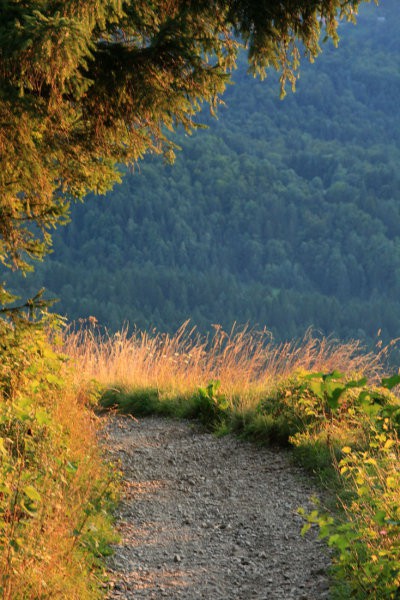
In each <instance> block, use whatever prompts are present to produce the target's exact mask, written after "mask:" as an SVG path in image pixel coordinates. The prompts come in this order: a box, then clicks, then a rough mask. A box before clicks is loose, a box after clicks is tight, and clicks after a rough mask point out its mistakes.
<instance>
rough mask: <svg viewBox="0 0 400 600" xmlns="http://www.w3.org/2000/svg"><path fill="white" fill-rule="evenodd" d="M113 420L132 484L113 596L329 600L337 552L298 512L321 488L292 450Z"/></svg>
mask: <svg viewBox="0 0 400 600" xmlns="http://www.w3.org/2000/svg"><path fill="white" fill-rule="evenodd" d="M107 418H108V419H109V421H108V433H109V435H110V436H111V437H110V439H109V441H108V442H107V444H108V448H107V450H108V453H109V456H110V458H111V459H115V460H119V459H120V460H121V462H122V468H123V472H124V477H125V479H126V481H127V484H128V485H127V494H126V497H125V498H123V500H122V502H121V504H120V506H119V507H118V510H117V518H118V524H119V525H118V527H119V530H120V533H121V537H122V540H123V542H121V544H120V545H117V546H116V548H115V553H114V555H113V556H112V557H111V558H110V559H109V578H110V585H109V588H108V596H107V598H108V599H109V600H128V599H130V598H137V599H142V600H156V599H157V598H161V597H162V598H164V597H165V598H168V599H169V600H178V599H181V598H182V599H184V600H211V599H212V600H214V599H215V600H248V599H250V598H252V599H253V598H254V599H255V600H283V599H285V600H286V599H288V600H289V599H291V598H292V599H294V600H302V599H303V600H322V599H323V598H324V597H327V595H326V594H327V590H328V579H327V575H326V573H327V568H328V566H329V555H328V552H327V551H326V552H325V547H324V546H322V545H321V543H320V542H318V541H317V540H316V532H313V533H312V534H311V535H310V536H305V537H302V536H301V535H300V529H301V527H302V521H299V519H298V515H297V516H296V518H294V515H296V510H297V508H298V507H299V506H304V507H306V508H307V509H308V508H310V502H309V497H310V496H311V495H312V494H314V495H315V489H312V487H311V486H310V485H309V483H308V481H307V480H306V478H305V476H303V475H302V473H301V471H299V469H297V468H294V467H293V466H292V465H291V463H290V461H289V460H288V456H287V453H286V452H283V451H282V452H277V451H276V450H274V451H270V450H265V449H259V448H255V447H254V446H253V445H252V444H249V443H242V442H239V441H238V440H237V439H236V438H233V437H230V436H226V437H223V438H216V437H214V436H212V435H210V434H207V433H204V432H203V431H200V430H198V429H196V427H193V428H190V427H188V425H187V424H186V423H184V422H177V421H172V420H167V419H160V418H147V419H141V420H139V421H134V420H132V419H127V418H124V417H121V416H113V417H107ZM144 456H145V457H146V459H147V460H143V458H144ZM177 548H179V551H177ZM171 559H172V560H171ZM306 584H307V585H306ZM266 588H267V589H266ZM305 588H307V594H305ZM266 592H267V593H266Z"/></svg>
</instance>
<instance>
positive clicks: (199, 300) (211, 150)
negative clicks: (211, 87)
mask: <svg viewBox="0 0 400 600" xmlns="http://www.w3.org/2000/svg"><path fill="white" fill-rule="evenodd" d="M399 27H400V7H399V5H398V3H397V2H396V1H394V0H383V1H382V2H381V5H380V6H379V7H378V8H377V7H375V6H374V5H373V4H371V5H366V6H364V7H362V10H361V15H360V18H359V24H358V26H356V27H354V26H353V25H352V24H349V23H342V24H341V25H340V27H339V35H340V38H341V40H340V44H339V48H337V49H334V48H333V47H332V46H330V45H329V44H326V45H325V47H324V51H323V54H322V55H321V56H320V57H319V58H318V60H317V61H316V62H315V63H314V64H312V65H309V64H307V63H306V61H303V63H302V65H301V72H300V79H299V81H298V82H297V91H296V93H295V94H291V93H290V92H289V93H288V95H287V96H286V98H285V99H284V100H283V101H281V100H279V83H278V81H277V77H275V76H274V75H273V74H269V79H267V81H266V82H265V81H264V82H260V81H258V80H254V79H252V78H251V77H250V76H248V75H246V65H245V63H244V60H243V61H242V62H241V64H240V65H239V69H238V71H237V72H235V73H234V80H235V82H236V83H235V85H231V86H228V90H227V92H226V94H225V95H224V101H225V103H226V108H224V107H222V108H220V109H219V111H218V120H215V119H212V118H210V117H209V115H208V114H206V113H204V114H203V115H202V117H201V119H200V120H202V121H203V122H206V123H207V124H208V125H209V129H208V130H205V131H197V132H196V133H195V135H193V136H192V137H188V136H186V135H184V134H181V135H178V136H177V138H176V141H177V143H178V144H179V145H180V146H181V147H182V152H179V153H178V155H177V160H176V163H175V164H174V165H173V166H165V165H163V164H162V163H161V161H160V160H156V159H148V160H146V161H145V162H144V163H143V162H142V163H141V164H140V166H139V167H138V169H137V171H136V172H134V173H126V175H125V178H124V181H123V183H122V184H121V185H119V186H117V187H115V189H114V191H113V192H111V193H110V194H108V195H107V196H106V197H104V198H90V199H89V201H88V202H87V203H85V205H84V206H81V205H79V206H75V207H73V211H72V222H71V224H70V225H69V226H68V227H66V228H63V231H60V232H58V233H57V235H56V236H55V241H54V253H53V255H52V257H50V260H48V261H46V262H45V263H44V264H43V265H42V266H40V268H39V269H38V270H37V273H36V275H35V277H36V281H35V284H34V288H35V290H36V288H37V286H38V285H42V284H43V285H44V286H45V287H47V288H48V289H49V290H50V292H51V294H52V295H55V296H58V297H60V298H61V303H60V304H59V305H58V306H57V310H59V311H60V312H61V313H66V314H67V315H68V317H69V318H71V319H77V318H80V317H88V316H89V315H93V316H95V317H96V318H97V319H98V320H99V322H100V323H101V324H102V325H106V326H108V327H110V328H111V329H113V330H117V329H119V328H120V327H121V325H122V323H123V322H125V321H129V323H130V324H131V325H132V326H133V325H134V324H136V325H137V326H138V327H139V328H142V329H143V328H146V329H148V328H150V327H151V326H156V327H157V328H158V329H159V330H162V331H170V332H171V331H174V330H176V329H177V328H178V327H179V326H180V325H181V323H182V322H184V321H185V320H186V319H187V318H191V319H192V322H193V323H195V324H196V325H197V326H199V327H200V329H201V330H202V331H209V330H210V327H211V324H212V323H220V324H221V325H222V326H223V327H224V328H225V329H230V327H231V326H232V324H233V322H235V321H237V322H239V323H246V322H249V323H250V324H257V325H258V326H260V327H264V326H266V327H267V328H268V329H269V330H271V331H272V332H273V333H274V335H275V336H276V338H277V339H282V340H283V339H291V338H293V337H298V336H300V337H301V336H302V335H303V334H304V332H305V330H306V329H307V327H309V326H311V325H312V326H314V327H316V328H318V329H321V330H322V331H323V332H325V333H326V334H330V333H331V332H333V331H334V332H335V334H336V335H338V336H339V337H341V338H350V337H355V338H357V339H359V338H360V339H364V340H368V341H369V342H370V343H372V342H373V341H376V334H377V332H378V330H379V329H381V330H382V337H383V339H384V340H385V341H388V340H389V339H392V338H394V337H397V336H398V335H399V332H400V321H399V319H400V316H399V315H400V304H399V297H400V294H399V292H400V287H399V286H400V242H399V240H400V201H399V200H400V199H399V175H398V164H399V160H400V148H399V139H400V121H399V115H398V107H397V97H398V92H399V89H400V79H399V73H398V62H399V54H400V45H399V41H398V30H399ZM28 282H29V279H28V280H27V281H25V282H22V284H21V285H22V287H24V289H23V292H25V291H26V289H27V288H26V286H27V285H28Z"/></svg>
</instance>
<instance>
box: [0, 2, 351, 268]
mask: <svg viewBox="0 0 400 600" xmlns="http://www.w3.org/2000/svg"><path fill="white" fill-rule="evenodd" d="M359 2H360V0H315V1H314V2H312V3H311V4H310V2H309V1H308V0H283V1H282V2H279V3H277V2H275V1H272V0H261V1H259V2H256V3H255V2H251V1H248V0H236V1H235V2H230V1H227V0H213V1H212V2H210V1H201V0H200V1H199V0H196V1H188V0H173V1H172V2H171V1H169V0H168V1H159V2H149V1H148V0H139V1H137V0H135V1H124V2H121V1H120V0H92V1H90V2H87V1H84V0H62V1H57V0H56V1H55V0H30V1H29V2H21V1H20V0H5V1H3V2H2V3H1V6H0V154H1V165H0V166H1V169H0V261H1V262H2V263H3V264H10V263H11V264H12V265H13V266H16V267H19V268H27V266H28V262H29V260H28V262H27V259H29V258H32V257H41V256H43V254H44V253H45V252H46V250H47V249H48V247H49V244H50V240H51V237H50V230H51V228H52V227H54V226H56V225H57V224H59V223H62V222H65V219H66V214H67V211H68V201H69V200H71V199H77V198H83V197H84V196H85V195H86V194H87V193H88V192H89V191H94V192H103V191H105V190H107V189H109V188H110V186H111V185H112V184H113V183H114V182H115V181H118V180H119V178H120V175H119V172H118V168H117V165H118V163H134V162H136V161H137V160H138V159H140V158H142V157H143V155H144V154H145V153H146V152H148V151H151V152H156V153H161V152H163V153H164V154H165V155H166V156H167V157H168V156H171V153H172V152H173V147H174V146H173V143H172V142H171V141H170V139H169V138H168V136H167V131H168V130H172V129H173V128H174V127H176V126H178V125H181V126H183V127H184V128H185V129H186V130H190V129H192V128H193V127H194V123H193V116H194V115H195V114H196V113H197V112H198V111H199V110H200V107H201V105H202V103H203V102H204V101H205V102H208V103H210V105H211V107H214V108H215V106H216V105H217V103H218V98H219V96H220V94H221V93H222V92H223V91H224V89H225V85H226V82H227V80H228V78H229V72H230V70H231V69H232V68H233V67H234V65H235V60H236V56H237V51H238V47H239V45H240V44H239V41H238V40H241V41H243V43H244V44H245V46H246V47H247V48H248V58H249V64H250V69H251V70H252V71H253V72H254V73H259V74H261V75H262V74H263V73H264V71H265V69H266V68H267V67H269V66H271V65H272V66H274V67H276V68H279V69H281V73H282V76H281V83H282V86H284V84H285V81H286V80H287V79H289V80H290V81H293V69H296V67H297V64H298V59H299V51H298V49H297V44H298V43H301V44H302V48H303V49H304V51H305V53H306V54H308V55H309V56H311V57H313V56H315V55H316V54H317V53H318V51H319V45H318V44H319V37H320V33H321V30H325V31H326V33H327V35H329V36H331V37H332V38H334V39H336V37H337V36H336V28H337V20H338V16H339V15H341V16H345V17H347V18H348V19H352V18H353V14H354V10H355V9H356V8H357V6H358V4H359Z"/></svg>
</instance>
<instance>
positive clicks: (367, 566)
mask: <svg viewBox="0 0 400 600" xmlns="http://www.w3.org/2000/svg"><path fill="white" fill-rule="evenodd" d="M189 333H192V332H189ZM64 347H65V348H66V350H67V351H68V353H69V354H70V355H71V356H72V357H75V359H76V360H77V361H78V362H79V366H80V370H81V376H82V373H84V374H85V377H86V379H87V381H90V380H91V379H95V380H97V381H98V382H99V383H100V386H101V387H102V388H103V395H102V400H101V404H102V406H103V407H104V408H111V407H112V408H118V409H120V410H122V411H123V412H125V413H132V414H133V415H134V416H136V417H139V416H141V415H142V416H143V415H149V414H158V415H167V416H171V417H176V418H195V419H198V420H200V421H201V422H202V424H203V426H204V427H206V428H208V429H209V430H211V431H214V432H215V433H217V434H219V435H223V434H225V433H228V432H233V433H236V434H238V435H240V436H243V437H246V438H248V439H252V440H254V441H256V442H257V443H260V444H277V445H282V446H288V447H291V448H292V449H293V454H294V457H295V458H296V460H298V461H299V462H300V463H301V464H302V465H303V466H304V467H305V468H307V469H308V470H309V471H310V472H312V473H313V474H314V475H317V476H318V477H319V478H320V480H321V482H323V485H324V486H325V488H326V489H329V490H330V492H331V495H333V496H336V498H337V501H336V503H337V507H336V510H335V511H334V512H328V513H324V512H323V511H322V510H321V508H320V507H316V508H315V510H314V511H312V512H311V513H310V514H306V513H305V512H304V511H303V516H304V519H305V522H306V523H305V527H304V530H303V531H304V533H305V532H306V530H307V528H308V527H309V526H311V525H313V524H316V525H318V526H319V528H320V535H321V537H323V538H326V539H327V542H328V544H329V545H330V546H331V547H332V548H333V550H334V558H333V568H332V575H333V581H334V586H333V589H332V594H333V597H334V598H338V599H341V600H347V599H348V598H356V599H359V600H362V599H365V598H371V599H374V600H386V599H388V600H396V599H399V597H400V553H399V547H400V514H399V513H400V509H399V506H400V475H399V468H398V467H399V458H400V456H399V454H400V450H399V433H400V431H399V430H400V401H399V399H398V397H397V396H396V395H395V394H394V393H393V392H392V390H393V389H394V388H396V386H397V385H398V384H399V383H400V377H399V376H398V375H395V376H393V377H391V378H384V377H383V367H382V353H381V355H375V354H373V353H366V354H364V353H363V352H362V349H361V348H360V346H359V344H358V343H356V342H350V343H348V344H339V343H338V342H336V341H335V340H330V339H328V340H326V339H322V340H319V339H318V338H315V337H313V336H312V335H311V334H310V333H309V334H308V335H307V336H306V338H305V339H304V340H303V343H302V344H299V343H295V342H293V343H288V344H283V345H280V346H274V344H273V343H272V341H271V340H270V339H269V338H268V336H267V335H266V333H265V332H262V333H261V334H253V333H252V332H248V331H246V330H244V331H240V332H235V331H233V332H231V333H230V334H225V333H224V332H222V331H221V330H220V329H219V328H217V329H216V333H215V336H214V337H213V338H212V339H211V340H208V339H205V340H204V339H200V338H199V337H196V336H195V337H194V338H193V337H191V336H190V335H187V334H186V333H185V329H181V330H180V331H179V332H178V333H177V335H176V336H175V337H169V336H161V335H158V334H157V335H155V336H154V337H153V338H152V337H151V336H149V335H147V334H140V333H138V334H135V335H134V336H132V337H131V338H129V337H128V336H127V335H126V332H125V333H124V332H123V333H122V334H119V335H117V336H115V337H114V338H112V337H110V336H106V337H98V335H97V333H96V332H95V331H94V330H84V331H80V332H72V333H70V335H69V336H68V337H67V338H66V340H65V343H64ZM336 369H340V370H336ZM111 384H113V385H111Z"/></svg>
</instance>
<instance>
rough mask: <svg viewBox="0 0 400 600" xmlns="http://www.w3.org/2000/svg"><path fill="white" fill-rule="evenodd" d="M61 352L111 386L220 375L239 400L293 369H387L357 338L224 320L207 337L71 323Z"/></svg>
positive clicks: (182, 389) (168, 385)
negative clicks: (227, 325) (296, 334)
mask: <svg viewBox="0 0 400 600" xmlns="http://www.w3.org/2000/svg"><path fill="white" fill-rule="evenodd" d="M64 352H65V353H66V354H67V355H68V356H70V357H71V358H72V359H73V360H74V362H75V363H76V365H77V366H78V368H77V376H78V377H79V379H80V382H81V383H82V384H83V385H84V384H85V382H87V381H89V380H91V379H95V380H96V381H98V382H99V383H100V384H101V385H106V386H110V385H118V386H122V387H124V388H126V389H129V388H131V389H132V388H137V387H141V388H143V387H154V388H157V389H159V390H160V391H162V392H164V393H169V392H172V393H186V392H191V391H192V390H194V389H196V388H197V387H198V386H204V385H206V384H207V383H209V382H210V381H211V380H215V379H218V380H219V381H220V382H221V391H222V392H223V393H224V394H226V395H227V396H228V397H229V396H230V397H232V396H234V395H236V396H238V395H240V397H241V398H242V399H243V398H245V397H246V396H248V395H251V396H252V397H254V396H255V395H258V392H261V391H262V390H263V391H264V392H265V389H267V388H268V387H269V386H270V385H275V384H276V382H277V381H279V380H281V379H282V378H286V377H288V376H290V375H292V374H294V373H296V372H304V371H324V372H329V371H332V370H333V369H338V370H340V371H342V372H344V373H346V374H348V375H351V376H353V375H354V374H361V373H362V374H365V375H367V376H368V377H369V378H370V379H371V380H373V379H376V378H377V377H378V376H379V374H380V373H381V370H382V360H381V359H382V351H381V352H380V353H379V354H375V353H373V352H365V350H364V348H363V346H362V344H361V343H360V342H359V341H350V342H345V343H341V342H339V341H338V340H336V339H333V338H324V337H319V336H317V335H315V334H314V333H313V332H312V331H311V330H310V331H308V332H307V333H306V334H305V336H304V337H303V339H301V340H294V341H290V342H286V343H281V344H277V343H275V342H274V341H273V339H272V336H271V334H270V332H268V331H267V330H263V331H255V330H251V329H249V328H248V327H244V328H242V329H238V328H236V327H233V328H232V330H231V331H230V332H229V333H227V332H225V331H223V330H222V329H221V327H220V326H215V327H214V334H213V335H212V336H209V337H204V336H201V335H200V334H199V333H198V332H197V330H196V328H191V327H190V326H189V322H186V323H184V324H183V325H182V327H181V328H180V329H179V330H178V331H177V332H176V333H175V334H174V335H169V334H162V333H157V332H156V331H153V332H152V333H147V332H141V331H138V332H135V333H133V334H132V335H129V334H128V332H127V330H126V329H124V330H122V331H121V332H118V333H116V334H114V335H111V334H109V333H107V332H106V333H105V334H102V335H101V334H100V333H99V331H98V330H97V329H96V327H94V326H92V327H89V328H79V329H69V330H68V331H67V332H66V333H65V336H64Z"/></svg>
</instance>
